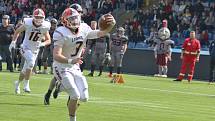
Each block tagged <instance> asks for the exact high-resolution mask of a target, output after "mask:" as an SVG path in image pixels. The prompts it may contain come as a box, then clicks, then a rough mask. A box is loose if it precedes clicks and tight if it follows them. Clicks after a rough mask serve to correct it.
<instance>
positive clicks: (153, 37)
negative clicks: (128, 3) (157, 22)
mask: <svg viewBox="0 0 215 121" xmlns="http://www.w3.org/2000/svg"><path fill="white" fill-rule="evenodd" d="M157 35H158V33H157V31H156V29H155V28H153V27H152V28H151V32H150V36H149V38H148V39H146V44H148V45H149V47H153V46H154V42H155V40H156V39H157Z"/></svg>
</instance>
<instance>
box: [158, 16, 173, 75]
mask: <svg viewBox="0 0 215 121" xmlns="http://www.w3.org/2000/svg"><path fill="white" fill-rule="evenodd" d="M173 46H174V41H172V40H171V39H170V31H169V29H168V28H167V21H166V20H163V27H162V28H160V29H159V31H158V39H157V41H155V48H154V54H155V59H156V60H157V62H156V64H157V65H158V71H159V73H158V74H155V76H157V77H167V71H168V68H167V63H168V61H171V54H172V52H171V48H172V47H173Z"/></svg>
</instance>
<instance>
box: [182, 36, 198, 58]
mask: <svg viewBox="0 0 215 121" xmlns="http://www.w3.org/2000/svg"><path fill="white" fill-rule="evenodd" d="M200 48H201V46H200V42H199V40H197V39H190V38H187V39H185V41H184V44H183V46H182V49H183V50H184V53H185V54H184V56H185V57H192V58H196V55H197V54H195V53H199V52H200Z"/></svg>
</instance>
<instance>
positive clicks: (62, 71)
mask: <svg viewBox="0 0 215 121" xmlns="http://www.w3.org/2000/svg"><path fill="white" fill-rule="evenodd" d="M53 70H54V76H55V78H56V79H57V80H59V81H60V82H61V84H62V86H63V88H64V91H65V92H67V94H68V95H69V96H70V98H71V99H74V100H80V101H83V102H86V101H88V99H89V92H88V84H87V81H86V78H85V77H84V76H83V75H82V72H81V70H80V68H79V65H73V66H72V67H71V68H69V67H65V66H60V65H55V64H53Z"/></svg>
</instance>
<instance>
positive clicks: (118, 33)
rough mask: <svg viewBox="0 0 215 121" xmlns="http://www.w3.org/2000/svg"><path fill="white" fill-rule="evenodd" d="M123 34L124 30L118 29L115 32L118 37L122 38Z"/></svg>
mask: <svg viewBox="0 0 215 121" xmlns="http://www.w3.org/2000/svg"><path fill="white" fill-rule="evenodd" d="M124 34H125V30H124V28H122V27H120V28H119V29H118V30H117V35H118V36H120V37H121V36H123V35H124Z"/></svg>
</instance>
